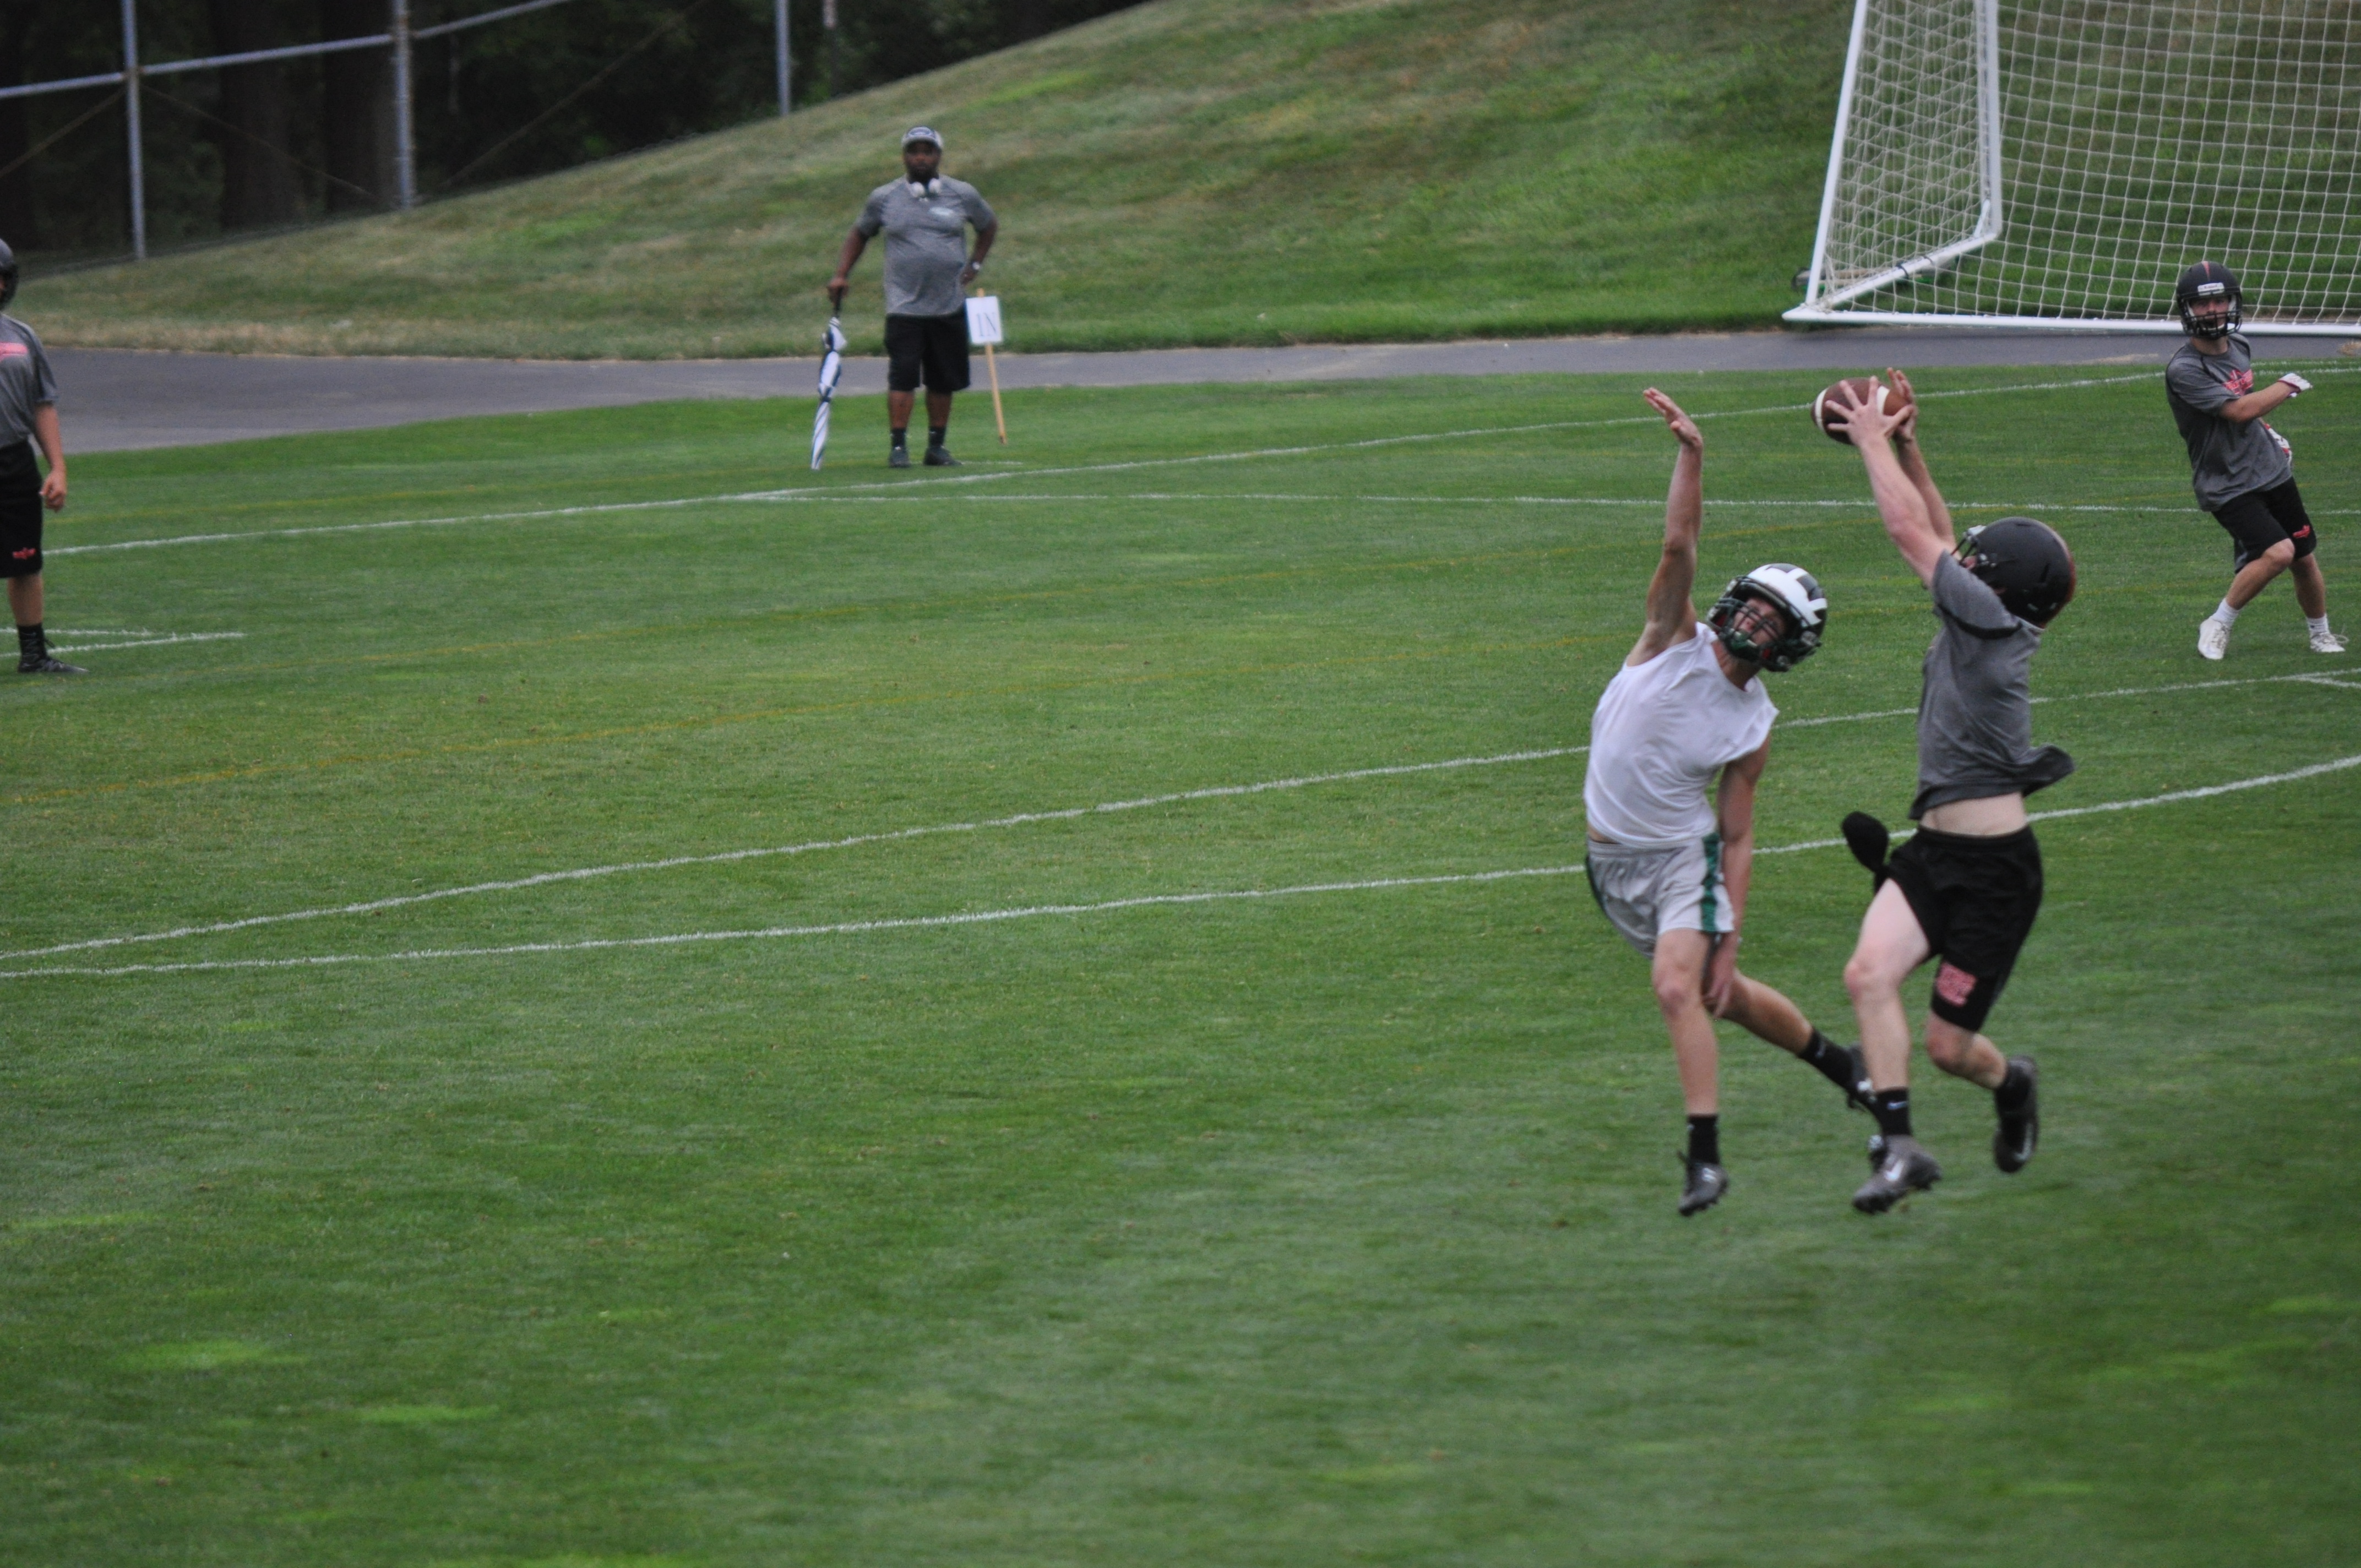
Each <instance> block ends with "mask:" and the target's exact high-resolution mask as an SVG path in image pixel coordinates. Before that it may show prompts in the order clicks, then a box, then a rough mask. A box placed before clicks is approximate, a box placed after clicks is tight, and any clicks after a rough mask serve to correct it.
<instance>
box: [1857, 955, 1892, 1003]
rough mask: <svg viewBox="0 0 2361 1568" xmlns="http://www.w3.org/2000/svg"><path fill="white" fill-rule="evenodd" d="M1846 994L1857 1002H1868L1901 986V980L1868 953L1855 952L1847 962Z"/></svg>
mask: <svg viewBox="0 0 2361 1568" xmlns="http://www.w3.org/2000/svg"><path fill="white" fill-rule="evenodd" d="M1844 985H1845V994H1846V995H1848V996H1850V997H1851V998H1852V999H1853V1000H1854V1001H1855V1002H1857V1003H1859V1002H1867V1001H1869V1000H1870V999H1872V997H1879V996H1883V995H1886V994H1887V993H1889V992H1894V991H1897V990H1899V989H1900V988H1901V981H1898V980H1896V979H1894V977H1893V976H1891V975H1889V974H1887V973H1886V972H1885V966H1884V965H1883V964H1881V963H1879V962H1878V961H1877V960H1876V959H1873V958H1872V957H1871V956H1870V955H1868V954H1866V953H1855V954H1854V955H1853V956H1852V957H1851V958H1850V959H1848V960H1847V961H1846V963H1845V970H1844Z"/></svg>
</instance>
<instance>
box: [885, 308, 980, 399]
mask: <svg viewBox="0 0 2361 1568" xmlns="http://www.w3.org/2000/svg"><path fill="white" fill-rule="evenodd" d="M885 357H886V362H887V363H886V368H885V389H886V390H888V391H893V392H915V391H917V389H918V383H919V382H920V381H924V382H925V383H926V384H927V390H928V391H930V392H964V391H966V390H967V312H966V311H964V310H957V311H953V312H952V313H950V314H949V315H947V316H887V317H886V318H885Z"/></svg>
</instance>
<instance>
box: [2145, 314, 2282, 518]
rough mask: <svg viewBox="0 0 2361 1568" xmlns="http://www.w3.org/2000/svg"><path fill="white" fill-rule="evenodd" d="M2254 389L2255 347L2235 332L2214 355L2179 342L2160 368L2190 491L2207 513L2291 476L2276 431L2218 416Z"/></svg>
mask: <svg viewBox="0 0 2361 1568" xmlns="http://www.w3.org/2000/svg"><path fill="white" fill-rule="evenodd" d="M2254 389H2255V350H2254V345H2252V344H2250V343H2248V342H2247V341H2246V339H2245V338H2243V337H2239V336H2236V335H2235V334H2233V335H2232V337H2231V338H2230V342H2229V345H2228V346H2227V347H2225V348H2224V350H2223V351H2222V352H2221V353H2219V354H2200V353H2198V352H2197V350H2195V349H2194V348H2191V347H2190V346H2189V345H2187V344H2185V343H2184V344H2182V345H2180V353H2178V354H2176V355H2174V356H2172V358H2171V360H2170V361H2169V362H2168V363H2167V364H2166V366H2165V367H2164V395H2165V397H2166V398H2167V399H2168V400H2169V401H2170V402H2171V404H2172V421H2173V422H2174V423H2175V424H2178V425H2179V426H2180V439H2181V440H2183V441H2185V442H2187V443H2188V444H2189V469H2190V487H2191V488H2192V489H2194V490H2195V491H2196V492H2197V504H2198V505H2199V506H2201V507H2202V508H2204V509H2205V510H2207V511H2220V510H2222V509H2223V508H2224V506H2226V505H2228V504H2229V503H2230V502H2231V501H2234V500H2235V499H2238V498H2239V497H2240V496H2244V495H2251V494H2253V493H2254V492H2255V491H2257V490H2268V489H2272V488H2276V487H2278V486H2280V485H2283V484H2285V483H2287V481H2288V480H2289V478H2290V477H2292V476H2293V475H2294V473H2295V456H2294V455H2293V454H2292V453H2290V451H2289V450H2288V444H2287V443H2286V442H2284V441H2282V440H2280V439H2279V432H2278V431H2275V430H2273V429H2272V428H2271V427H2270V426H2269V425H2268V424H2265V423H2264V422H2262V421H2261V420H2258V419H2250V420H2248V421H2246V422H2245V423H2244V424H2241V423H2239V422H2237V421H2236V420H2230V419H2224V418H2223V417H2222V410H2223V407H2224V405H2225V404H2228V403H2233V402H2235V401H2236V400H2238V399H2240V398H2243V397H2245V396H2246V394H2247V393H2248V392H2251V391H2253V390H2254Z"/></svg>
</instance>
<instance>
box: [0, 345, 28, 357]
mask: <svg viewBox="0 0 2361 1568" xmlns="http://www.w3.org/2000/svg"><path fill="white" fill-rule="evenodd" d="M32 356H33V351H32V350H31V349H29V348H27V347H26V346H25V345H23V344H21V343H0V359H29V358H31V357H32Z"/></svg>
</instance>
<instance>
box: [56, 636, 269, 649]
mask: <svg viewBox="0 0 2361 1568" xmlns="http://www.w3.org/2000/svg"><path fill="white" fill-rule="evenodd" d="M60 635H61V636H66V637H104V636H106V635H108V634H107V633H106V632H104V631H68V632H62V633H60ZM245 635H246V633H245V632H243V631H174V632H170V633H168V634H166V635H164V636H160V637H140V638H135V639H134V640H132V641H128V642H77V643H75V644H74V645H73V646H71V648H69V647H67V646H66V645H65V644H63V643H61V642H52V643H50V644H49V646H50V648H51V649H53V650H54V651H56V652H60V653H97V652H104V651H105V650H106V649H109V648H160V647H162V646H163V645H164V644H166V643H167V642H228V641H237V640H239V639H241V638H243V637H245Z"/></svg>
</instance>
